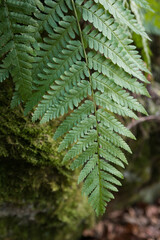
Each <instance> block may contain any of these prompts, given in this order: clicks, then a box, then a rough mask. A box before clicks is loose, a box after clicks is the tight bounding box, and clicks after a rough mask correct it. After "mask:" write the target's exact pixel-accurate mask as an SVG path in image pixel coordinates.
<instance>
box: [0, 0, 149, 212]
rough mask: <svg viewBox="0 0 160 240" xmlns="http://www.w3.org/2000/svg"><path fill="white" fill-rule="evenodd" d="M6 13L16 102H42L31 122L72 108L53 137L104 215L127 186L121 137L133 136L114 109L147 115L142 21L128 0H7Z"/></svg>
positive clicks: (7, 58) (6, 57)
mask: <svg viewBox="0 0 160 240" xmlns="http://www.w3.org/2000/svg"><path fill="white" fill-rule="evenodd" d="M132 1H134V4H135V5H136V4H137V0H136V1H135V0H132ZM145 3H146V1H145V0H143V1H141V6H143V7H145V6H147V8H149V6H148V5H145ZM136 6H137V8H138V5H136ZM0 12H1V14H0V26H1V28H0V34H1V39H0V58H1V70H0V80H1V81H2V80H4V79H5V78H7V77H8V75H9V74H11V75H12V77H13V80H14V82H15V88H16V92H15V95H14V97H13V103H14V104H13V105H15V104H16V103H19V102H20V100H21V101H25V102H26V107H25V113H27V112H29V111H31V110H32V109H33V108H34V107H35V106H36V109H35V111H34V113H33V121H36V120H37V119H39V118H41V123H46V122H48V121H49V120H52V119H56V118H58V117H60V116H63V115H65V114H67V117H66V118H65V120H64V121H63V122H62V123H61V124H60V126H59V127H58V128H57V130H56V132H55V135H54V139H55V140H56V139H58V138H59V137H62V136H64V138H63V140H62V142H61V144H60V146H59V150H60V151H62V150H64V149H66V148H67V149H69V150H68V152H67V153H66V155H65V157H64V160H63V161H64V162H66V163H67V162H68V161H71V168H72V169H73V170H74V169H76V168H78V167H81V172H80V175H79V179H78V182H79V183H80V182H82V181H83V182H84V183H83V188H82V192H83V193H84V194H85V195H86V196H88V200H89V202H90V204H91V205H92V207H93V208H94V209H95V211H96V213H97V215H99V214H103V213H104V211H105V207H106V204H107V203H108V202H109V201H110V199H112V198H114V196H113V194H112V192H114V191H117V187H116V186H120V185H121V183H120V179H122V178H123V175H122V173H121V172H120V170H119V169H120V167H122V168H124V165H125V164H127V160H126V157H125V155H124V153H123V151H122V150H123V149H124V150H126V151H128V152H130V153H131V150H130V148H129V146H128V145H127V143H126V142H125V141H124V140H123V137H122V136H127V137H130V138H133V139H134V136H133V134H132V133H131V132H130V131H129V130H128V129H127V128H126V127H125V126H124V125H123V124H122V123H121V122H120V120H119V119H118V118H116V115H119V116H122V117H125V116H127V117H131V118H135V119H137V115H136V113H135V112H141V113H143V114H147V113H146V111H145V109H144V108H143V106H142V105H141V104H140V103H139V102H138V101H137V99H136V98H134V97H133V96H132V95H133V94H132V93H134V96H135V94H142V95H146V96H149V94H148V91H147V89H146V87H145V86H144V84H146V83H148V81H147V79H146V77H145V76H144V74H143V72H146V73H148V72H149V71H148V70H147V68H146V66H145V64H144V62H143V61H142V60H141V58H140V56H139V54H138V51H137V50H136V47H135V46H134V44H133V41H132V39H131V33H132V32H135V33H136V34H139V35H141V36H142V38H143V39H145V38H146V39H147V38H148V36H147V34H146V33H145V31H144V28H143V26H142V25H141V24H139V23H138V22H137V20H136V18H135V16H134V14H133V13H132V12H131V10H130V8H129V4H128V5H125V4H124V3H123V1H122V0H87V1H86V0H77V1H74V0H44V1H40V0H30V1H28V0H27V1H25V0H18V1H15V0H2V1H1V8H0ZM137 79H138V80H137ZM26 98H27V101H26Z"/></svg>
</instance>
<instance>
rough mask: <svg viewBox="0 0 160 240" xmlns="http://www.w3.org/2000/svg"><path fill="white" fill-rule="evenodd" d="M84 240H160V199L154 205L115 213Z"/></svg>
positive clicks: (87, 231) (109, 215) (101, 222)
mask: <svg viewBox="0 0 160 240" xmlns="http://www.w3.org/2000/svg"><path fill="white" fill-rule="evenodd" d="M82 240H160V199H159V200H158V201H157V203H156V204H154V205H146V204H138V205H135V206H133V207H130V208H128V209H125V210H123V211H113V212H112V213H109V214H108V216H107V218H105V219H104V220H102V221H100V222H99V223H98V224H97V225H96V226H95V227H94V228H93V229H87V230H85V231H84V232H83V237H82Z"/></svg>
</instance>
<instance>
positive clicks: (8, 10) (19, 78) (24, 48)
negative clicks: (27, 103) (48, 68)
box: [0, 0, 36, 99]
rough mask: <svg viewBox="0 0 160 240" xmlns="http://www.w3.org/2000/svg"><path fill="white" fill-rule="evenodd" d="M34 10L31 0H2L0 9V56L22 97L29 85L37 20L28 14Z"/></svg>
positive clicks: (29, 92) (30, 82) (26, 95)
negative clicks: (31, 35)
mask: <svg viewBox="0 0 160 240" xmlns="http://www.w3.org/2000/svg"><path fill="white" fill-rule="evenodd" d="M34 11H35V7H34V5H32V2H31V1H28V2H26V1H24V0H22V1H19V0H18V1H14V0H7V1H3V2H2V5H1V9H0V16H1V17H0V25H1V31H2V34H1V40H0V58H2V57H4V59H3V62H4V66H7V67H10V68H11V66H12V70H11V71H10V73H11V75H12V77H13V80H14V82H15V84H16V88H17V91H18V92H19V95H20V96H21V98H22V99H27V98H28V97H29V95H30V94H31V89H32V76H31V74H32V71H31V69H32V63H33V61H34V49H33V48H32V46H31V44H32V42H33V41H34V38H33V37H28V35H30V34H31V33H33V32H34V31H35V29H36V21H35V20H33V19H32V17H31V15H32V13H33V12H34ZM24 89H25V90H24Z"/></svg>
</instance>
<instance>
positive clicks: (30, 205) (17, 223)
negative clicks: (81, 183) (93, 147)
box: [0, 82, 93, 240]
mask: <svg viewBox="0 0 160 240" xmlns="http://www.w3.org/2000/svg"><path fill="white" fill-rule="evenodd" d="M1 88H2V90H1V97H0V112H1V116H0V122H1V126H0V136H1V137H0V239H3V240H19V239H21V240H28V239H31V240H40V239H43V240H50V239H54V240H61V239H63V240H67V239H77V237H78V236H79V235H80V234H81V232H82V230H83V228H84V227H85V226H87V225H89V224H90V223H91V221H92V220H93V213H92V210H91V209H90V207H89V206H88V203H87V200H86V199H84V198H82V196H81V190H80V188H77V176H76V174H73V172H71V171H70V170H69V169H68V167H67V166H64V165H63V164H62V158H63V155H64V153H59V152H58V151H57V149H58V145H59V142H55V141H54V140H53V138H52V136H53V132H54V129H55V126H56V125H57V122H54V123H52V124H46V125H39V124H35V123H32V122H31V120H30V118H29V117H27V118H26V117H24V116H23V109H22V106H20V107H19V108H17V109H14V110H11V109H10V106H9V103H10V96H11V94H12V90H11V88H10V85H9V83H8V82H6V83H5V84H2V85H1Z"/></svg>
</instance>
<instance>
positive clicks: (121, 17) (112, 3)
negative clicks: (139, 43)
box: [94, 0, 149, 39]
mask: <svg viewBox="0 0 160 240" xmlns="http://www.w3.org/2000/svg"><path fill="white" fill-rule="evenodd" d="M94 1H95V2H96V3H100V4H102V6H103V7H104V8H105V10H106V11H109V12H110V14H111V15H113V17H114V18H115V19H116V20H117V21H118V22H120V23H121V24H122V25H126V26H128V27H129V28H130V29H131V30H132V31H134V32H135V33H137V34H139V35H142V36H144V37H146V38H148V39H149V37H148V36H147V34H146V33H145V29H144V27H143V26H141V25H139V24H138V22H137V21H136V19H135V17H134V15H133V14H132V13H131V11H130V10H129V9H126V8H125V7H124V6H123V2H122V1H121V0H107V1H106V0H94Z"/></svg>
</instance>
